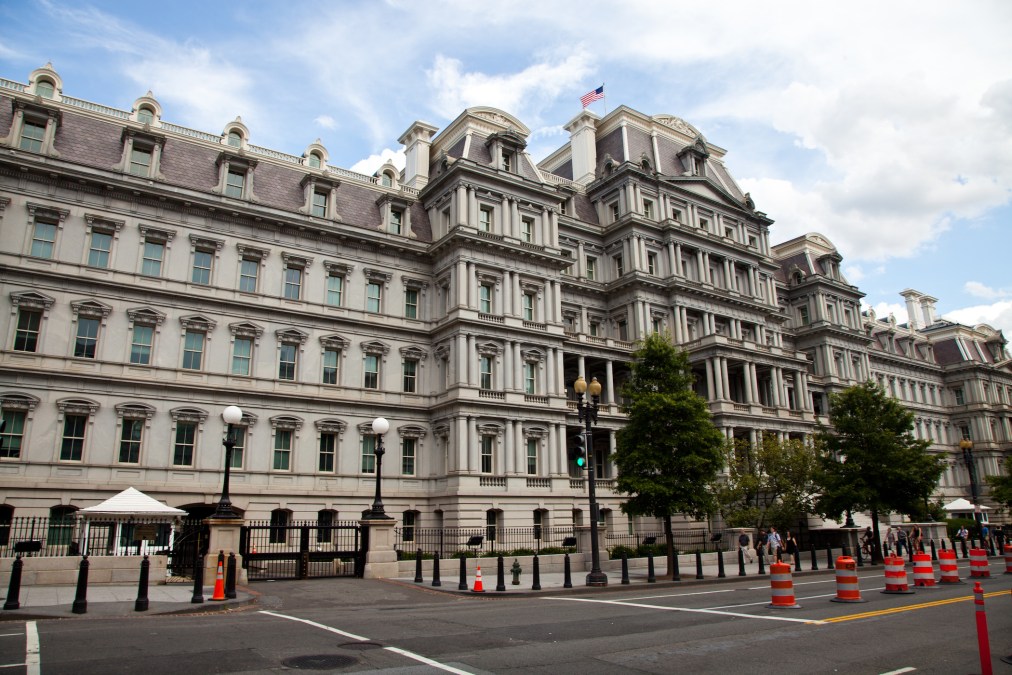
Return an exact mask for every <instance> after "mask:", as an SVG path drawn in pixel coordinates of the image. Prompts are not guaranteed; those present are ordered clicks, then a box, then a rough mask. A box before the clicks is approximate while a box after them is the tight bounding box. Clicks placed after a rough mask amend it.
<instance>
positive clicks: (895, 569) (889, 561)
mask: <svg viewBox="0 0 1012 675" xmlns="http://www.w3.org/2000/svg"><path fill="white" fill-rule="evenodd" d="M904 565H905V562H904V560H903V558H901V557H899V556H890V557H888V558H886V559H885V590H884V591H882V592H883V593H897V594H900V593H903V594H909V593H913V591H912V590H910V585H909V584H908V583H907V569H906V567H904Z"/></svg>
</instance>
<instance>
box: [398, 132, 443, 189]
mask: <svg viewBox="0 0 1012 675" xmlns="http://www.w3.org/2000/svg"><path fill="white" fill-rule="evenodd" d="M436 131H438V129H437V127H434V126H432V125H431V124H426V123H425V122H415V123H414V124H412V125H411V126H410V127H409V128H408V130H407V131H405V132H404V133H403V134H401V137H400V138H398V139H397V142H398V143H400V144H401V145H403V146H404V180H403V181H402V182H403V184H404V185H407V186H408V187H412V188H415V189H417V190H421V189H422V188H423V187H425V186H426V185H427V184H428V182H429V147H430V146H431V145H432V135H433V134H435V133H436Z"/></svg>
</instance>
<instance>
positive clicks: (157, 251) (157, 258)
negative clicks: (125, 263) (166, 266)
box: [141, 241, 165, 277]
mask: <svg viewBox="0 0 1012 675" xmlns="http://www.w3.org/2000/svg"><path fill="white" fill-rule="evenodd" d="M164 256H165V244H164V243H162V242H160V241H145V242H144V261H143V263H142V264H141V274H144V275H146V276H149V277H160V276H162V259H163V258H164Z"/></svg>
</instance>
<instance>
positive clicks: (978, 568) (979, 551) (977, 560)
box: [970, 548, 991, 579]
mask: <svg viewBox="0 0 1012 675" xmlns="http://www.w3.org/2000/svg"><path fill="white" fill-rule="evenodd" d="M970 576H971V577H973V578H975V579H985V578H988V577H990V576H991V568H990V567H988V564H987V549H986V548H971V549H970Z"/></svg>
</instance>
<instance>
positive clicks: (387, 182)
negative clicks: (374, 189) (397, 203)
mask: <svg viewBox="0 0 1012 675" xmlns="http://www.w3.org/2000/svg"><path fill="white" fill-rule="evenodd" d="M380 185H382V186H383V187H393V186H394V178H393V176H391V175H390V173H389V172H387V171H384V172H383V173H381V174H380Z"/></svg>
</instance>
